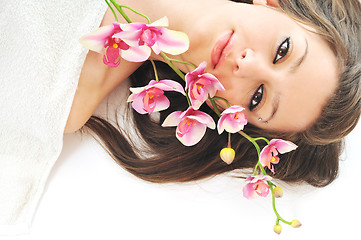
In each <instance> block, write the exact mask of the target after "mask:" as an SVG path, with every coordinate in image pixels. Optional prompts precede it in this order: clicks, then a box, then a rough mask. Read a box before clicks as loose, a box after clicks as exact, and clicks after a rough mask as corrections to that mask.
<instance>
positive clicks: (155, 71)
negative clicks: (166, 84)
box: [150, 60, 159, 82]
mask: <svg viewBox="0 0 361 240" xmlns="http://www.w3.org/2000/svg"><path fill="white" fill-rule="evenodd" d="M150 62H151V63H152V66H153V70H154V75H155V80H156V81H157V82H159V77H158V72H157V68H156V67H155V63H154V61H153V60H150Z"/></svg>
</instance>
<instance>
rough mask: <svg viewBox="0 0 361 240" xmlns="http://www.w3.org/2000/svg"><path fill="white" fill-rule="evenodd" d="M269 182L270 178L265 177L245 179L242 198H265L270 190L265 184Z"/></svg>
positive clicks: (257, 176)
mask: <svg viewBox="0 0 361 240" xmlns="http://www.w3.org/2000/svg"><path fill="white" fill-rule="evenodd" d="M271 180H272V178H271V177H270V176H267V175H256V176H249V177H247V178H246V180H245V185H244V187H243V196H244V197H245V198H247V199H253V198H255V197H257V196H261V197H266V196H267V195H268V193H269V189H270V186H268V184H267V183H266V182H267V181H271Z"/></svg>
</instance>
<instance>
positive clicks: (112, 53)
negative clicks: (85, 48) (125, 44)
mask: <svg viewBox="0 0 361 240" xmlns="http://www.w3.org/2000/svg"><path fill="white" fill-rule="evenodd" d="M118 58H119V48H113V47H108V48H107V50H106V54H105V55H104V56H103V62H104V64H106V65H108V66H109V67H117V66H118V65H119V64H120V59H118ZM117 59H118V60H117Z"/></svg>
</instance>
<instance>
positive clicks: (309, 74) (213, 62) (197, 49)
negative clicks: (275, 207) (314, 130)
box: [182, 1, 338, 132]
mask: <svg viewBox="0 0 361 240" xmlns="http://www.w3.org/2000/svg"><path fill="white" fill-rule="evenodd" d="M219 2H220V3H219V4H218V5H217V4H215V5H213V6H212V7H210V8H209V9H208V8H207V9H204V12H207V14H206V15H205V16H203V15H201V16H200V14H199V13H197V12H195V13H194V14H195V16H198V17H197V19H196V21H195V22H194V27H193V28H192V30H191V31H190V32H188V35H189V38H190V43H191V45H190V48H189V50H188V51H187V52H186V53H185V54H183V56H182V57H183V58H184V60H187V61H190V62H193V63H195V64H199V63H201V62H202V61H206V62H207V68H206V71H207V72H209V73H212V74H213V75H215V76H216V77H217V78H218V79H219V80H220V82H221V83H222V84H223V86H224V87H225V89H226V91H224V92H220V91H219V92H217V96H219V97H223V98H226V99H227V100H228V101H229V103H230V104H231V105H241V106H243V107H245V108H246V111H245V113H246V115H247V118H248V121H249V122H250V123H252V124H253V125H256V126H258V127H260V128H263V129H269V130H281V131H291V132H294V131H302V130H305V129H306V128H307V127H309V126H310V125H311V124H312V123H313V122H314V121H316V119H317V118H318V116H320V113H321V110H322V108H323V107H324V105H325V104H326V103H327V101H328V99H329V97H330V96H331V95H332V93H333V92H334V91H335V89H336V87H337V79H338V71H337V69H338V67H337V61H336V57H335V55H334V54H333V52H332V50H331V49H330V48H329V47H328V45H327V43H326V41H324V40H323V39H321V37H320V36H319V35H317V34H314V33H311V32H310V31H307V30H306V29H305V26H301V24H300V23H297V22H296V21H294V20H293V19H291V18H290V17H288V16H287V15H285V14H283V13H282V12H280V11H277V10H275V9H273V8H269V7H266V6H261V5H248V4H240V3H234V2H227V1H219ZM217 103H218V104H219V105H220V106H222V107H224V108H225V107H226V104H225V103H224V102H222V101H218V102H217Z"/></svg>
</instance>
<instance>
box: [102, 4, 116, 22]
mask: <svg viewBox="0 0 361 240" xmlns="http://www.w3.org/2000/svg"><path fill="white" fill-rule="evenodd" d="M105 2H106V3H107V5H108V7H109V8H110V10H112V13H113V15H114V18H115V21H116V22H118V17H117V14H115V11H114V9H113V8H112V6H111V5H110V3H109V2H108V0H105Z"/></svg>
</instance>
